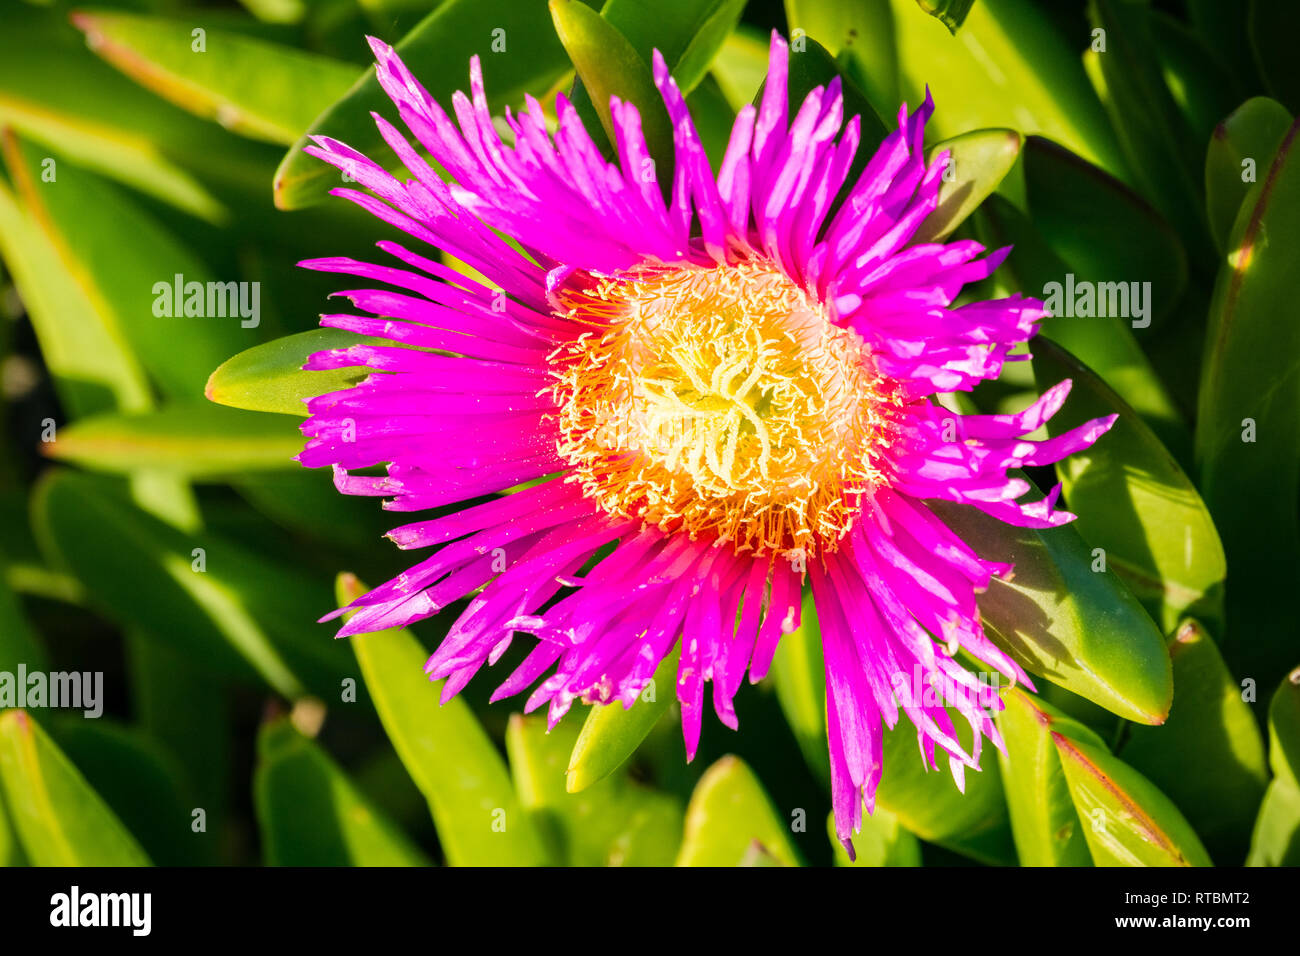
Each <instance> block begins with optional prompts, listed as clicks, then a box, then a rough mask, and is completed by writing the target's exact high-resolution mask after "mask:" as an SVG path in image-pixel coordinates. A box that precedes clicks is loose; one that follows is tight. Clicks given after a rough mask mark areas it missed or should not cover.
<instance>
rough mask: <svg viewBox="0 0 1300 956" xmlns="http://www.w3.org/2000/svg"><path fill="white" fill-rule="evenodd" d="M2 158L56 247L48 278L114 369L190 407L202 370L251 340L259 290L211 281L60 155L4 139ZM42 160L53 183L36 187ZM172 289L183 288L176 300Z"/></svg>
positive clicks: (137, 213)
mask: <svg viewBox="0 0 1300 956" xmlns="http://www.w3.org/2000/svg"><path fill="white" fill-rule="evenodd" d="M4 156H5V162H6V164H7V165H8V167H9V171H10V173H11V174H12V175H13V176H14V182H15V188H16V190H17V192H18V194H19V196H20V197H21V199H22V202H23V204H24V206H25V207H26V208H27V210H28V213H29V216H30V221H31V222H32V223H33V224H34V225H35V226H36V227H37V228H39V229H40V230H41V231H42V232H43V233H44V234H45V236H46V237H47V238H48V240H49V243H50V244H51V245H52V246H53V247H54V249H55V250H57V253H58V262H59V263H60V266H61V274H58V275H57V276H55V277H51V278H52V279H56V280H57V281H59V282H60V283H61V284H63V285H67V286H71V287H74V288H75V289H76V290H77V292H79V293H80V294H81V295H83V296H84V297H85V298H86V300H87V301H88V302H89V303H90V304H91V305H92V307H93V311H92V313H91V316H93V317H94V318H96V319H97V320H98V321H99V322H100V323H101V324H102V325H103V327H104V328H105V329H106V330H107V334H108V335H109V336H111V337H113V338H119V339H120V341H121V343H122V347H123V348H126V349H129V351H130V356H129V358H124V359H122V361H123V362H127V361H129V362H138V363H139V364H140V366H142V367H143V368H144V370H145V371H146V372H147V373H148V375H149V377H150V378H151V379H152V380H153V381H155V382H157V383H158V384H159V386H160V387H161V388H162V390H163V391H164V392H165V393H166V394H169V395H171V396H173V397H177V398H181V399H186V400H189V401H197V400H198V395H199V390H200V389H201V388H202V387H203V382H204V379H205V378H206V376H207V374H208V372H209V371H211V369H212V368H213V367H214V366H215V365H216V364H217V363H218V362H220V361H222V359H224V358H225V357H226V356H228V355H230V354H231V353H232V352H235V351H238V350H239V349H241V348H244V347H246V346H247V345H248V344H250V343H252V342H253V341H255V339H254V338H253V336H254V335H256V334H257V333H256V332H255V331H254V327H255V326H256V325H257V324H258V323H259V322H260V315H261V313H260V308H259V306H260V302H259V299H260V294H259V291H258V286H257V285H256V284H255V283H244V282H240V281H236V280H238V279H240V278H242V277H238V276H222V277H221V279H222V280H223V281H222V282H220V283H218V282H215V281H213V280H214V279H215V278H216V277H215V276H213V275H212V274H211V273H210V272H209V270H208V267H207V266H206V265H205V264H204V263H203V262H202V261H201V260H200V259H199V258H198V257H197V256H195V255H194V254H193V253H192V252H190V251H189V250H188V249H187V248H186V247H185V245H184V244H183V243H181V242H180V240H178V239H177V238H176V237H175V236H173V235H171V234H170V233H169V232H168V231H167V230H166V229H164V228H163V227H162V226H161V225H160V224H159V223H158V222H157V220H155V219H154V218H153V217H152V216H151V215H149V214H148V213H146V212H145V211H144V210H143V209H141V208H140V207H139V206H137V205H136V203H135V202H134V201H133V200H131V199H130V198H129V197H128V196H127V195H126V194H124V193H123V192H122V190H121V189H120V188H119V187H118V186H115V185H113V184H111V183H108V182H106V181H104V180H103V179H101V178H99V177H98V176H96V175H95V174H93V173H90V172H88V171H86V170H84V169H81V168H79V167H77V166H75V165H74V164H72V163H70V162H67V161H65V160H63V159H62V157H61V156H60V155H59V154H57V153H56V154H53V155H51V153H50V151H49V150H48V149H46V148H43V147H38V146H37V145H35V144H33V143H30V142H25V141H23V140H20V139H18V138H17V137H13V136H10V137H8V138H6V139H5V143H4ZM50 162H54V163H55V164H56V165H55V167H54V168H55V169H57V172H56V176H57V178H56V179H55V181H54V182H46V181H45V171H46V170H48V169H49V168H51V167H49V166H48V165H47V164H48V163H50ZM124 236H129V237H130V241H129V242H124V241H123V237H124ZM226 280H229V281H226ZM178 288H184V289H185V290H186V292H185V296H186V301H185V302H184V303H181V302H179V301H177V300H176V296H175V295H174V292H175V291H176V290H177V289H178ZM195 290H199V291H198V292H197V300H192V298H191V297H192V296H194V295H195V294H196V293H195ZM191 305H193V306H195V307H194V308H193V309H191V308H190V306H191ZM245 313H247V316H248V317H247V318H245V317H243V316H244V315H245ZM60 321H66V319H65V317H63V316H60ZM178 340H183V341H184V348H178V347H177V342H178Z"/></svg>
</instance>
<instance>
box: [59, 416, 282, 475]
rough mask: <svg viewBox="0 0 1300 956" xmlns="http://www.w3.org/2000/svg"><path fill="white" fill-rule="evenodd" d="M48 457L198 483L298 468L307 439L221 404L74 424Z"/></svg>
mask: <svg viewBox="0 0 1300 956" xmlns="http://www.w3.org/2000/svg"><path fill="white" fill-rule="evenodd" d="M41 450H42V452H43V453H44V454H46V455H48V456H49V457H51V458H54V459H57V460H59V461H68V462H75V463H76V464H79V465H83V466H85V467H87V468H91V469H93V470H97V471H106V472H113V473H118V474H128V473H130V472H132V471H134V470H136V469H138V468H153V469H158V470H162V471H166V472H169V473H171V474H177V475H184V476H185V477H187V478H192V479H204V478H207V479H211V478H220V477H239V476H242V475H244V474H245V473H247V472H252V471H267V470H284V469H289V468H294V469H297V468H299V467H300V466H299V465H298V464H297V463H296V462H294V460H293V457H294V456H295V455H297V454H298V452H300V451H302V435H301V433H299V431H298V429H297V428H296V427H294V426H293V424H292V423H290V422H287V421H286V420H285V419H283V418H272V417H271V416H269V415H258V414H254V413H252V412H243V411H236V410H234V409H229V408H222V407H220V406H218V405H193V406H189V405H169V406H166V407H164V408H162V409H160V410H158V411H155V412H144V413H140V414H132V415H118V414H108V415H96V416H93V417H91V418H85V419H82V420H81V421H78V422H75V423H73V424H72V425H68V426H66V427H65V428H63V429H62V430H60V431H59V432H58V435H57V438H56V439H55V440H54V441H53V442H50V443H48V444H46V445H44V446H42V449H41Z"/></svg>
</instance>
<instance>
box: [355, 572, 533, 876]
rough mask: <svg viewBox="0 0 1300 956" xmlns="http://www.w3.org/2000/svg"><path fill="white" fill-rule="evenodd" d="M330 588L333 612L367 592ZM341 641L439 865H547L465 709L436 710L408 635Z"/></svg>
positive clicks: (434, 688) (433, 688)
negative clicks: (431, 829) (419, 796)
mask: <svg viewBox="0 0 1300 956" xmlns="http://www.w3.org/2000/svg"><path fill="white" fill-rule="evenodd" d="M335 587H336V598H337V600H338V602H339V606H343V605H346V604H349V603H351V602H352V601H353V600H355V599H356V598H358V597H360V596H361V595H363V594H365V593H366V590H367V589H366V587H365V586H364V585H363V584H361V582H359V581H358V580H357V579H356V578H355V577H354V576H352V575H350V574H341V575H339V578H338V581H337V583H336V585H335ZM347 640H348V642H349V643H350V644H351V645H352V650H353V651H354V652H355V653H356V656H357V664H358V665H359V666H360V668H361V675H362V677H363V678H364V680H365V684H366V689H367V691H368V692H369V693H370V696H371V698H372V699H373V700H374V703H375V709H376V710H377V711H378V712H379V719H380V721H381V722H382V723H383V725H384V730H385V732H386V733H387V734H388V739H389V740H390V741H391V742H392V744H393V747H394V749H395V750H396V751H397V755H398V756H399V757H401V758H402V763H403V764H405V766H406V770H407V772H408V773H409V774H410V775H411V779H412V780H414V781H415V785H416V786H417V787H419V788H420V792H421V793H423V794H424V796H425V799H426V800H428V801H429V809H430V810H431V811H432V813H433V819H434V823H435V824H436V825H437V827H438V840H439V842H440V843H441V844H442V848H443V852H444V853H445V854H446V856H447V862H448V863H450V864H451V865H453V866H535V865H538V864H543V863H553V862H554V860H552V859H550V857H549V854H548V853H547V852H546V849H545V846H544V843H543V841H542V839H541V836H540V835H539V834H538V833H537V828H536V826H535V825H534V823H533V821H532V818H531V817H530V816H529V814H528V812H527V811H526V809H525V808H524V806H523V804H522V803H521V802H520V800H519V798H518V797H517V796H516V795H515V792H514V788H513V787H512V786H511V783H510V775H509V773H508V772H507V770H506V766H505V762H504V761H503V760H502V759H501V755H500V754H498V753H497V751H496V748H495V747H494V746H493V745H492V741H491V740H490V739H489V738H488V736H487V734H486V733H485V732H484V730H483V728H482V727H481V726H480V725H479V722H478V720H476V719H475V717H474V714H473V712H472V711H471V710H470V708H469V705H468V704H467V703H466V702H465V701H464V700H463V699H461V698H459V697H455V698H452V699H451V700H449V701H447V702H446V703H445V704H439V694H440V693H441V690H442V685H443V682H442V681H432V682H430V681H429V680H428V679H427V678H426V677H425V676H424V662H425V660H427V658H428V654H427V652H426V651H425V649H424V648H423V647H422V646H421V644H420V642H419V641H418V640H417V639H416V638H415V636H414V635H413V634H411V632H410V631H407V630H405V629H401V628H394V629H392V630H388V631H380V632H378V633H375V634H358V635H355V636H353V637H349V638H348V639H347Z"/></svg>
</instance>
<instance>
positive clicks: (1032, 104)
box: [890, 0, 1124, 175]
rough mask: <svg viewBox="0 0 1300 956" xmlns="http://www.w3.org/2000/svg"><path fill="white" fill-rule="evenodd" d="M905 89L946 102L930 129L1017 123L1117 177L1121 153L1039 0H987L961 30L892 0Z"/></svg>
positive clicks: (916, 97)
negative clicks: (954, 32)
mask: <svg viewBox="0 0 1300 956" xmlns="http://www.w3.org/2000/svg"><path fill="white" fill-rule="evenodd" d="M890 6H891V7H892V8H893V11H894V22H895V24H896V27H897V31H898V56H899V63H900V68H901V71H902V88H903V94H904V96H905V97H906V98H907V100H908V102H910V103H917V102H919V101H920V100H921V99H923V98H924V95H925V90H926V87H927V86H928V87H929V89H930V91H931V92H932V93H933V94H934V100H935V102H936V103H937V104H939V109H938V110H937V111H936V112H935V115H934V119H933V120H931V122H930V124H929V130H928V131H929V132H930V133H931V135H933V136H936V137H940V138H942V137H950V136H956V135H957V134H959V133H964V132H966V131H967V130H972V129H981V128H987V127H1011V128H1013V129H1018V130H1020V132H1022V133H1025V134H1031V133H1037V134H1041V135H1043V136H1048V137H1050V138H1052V139H1054V140H1056V141H1057V142H1059V143H1063V144H1065V145H1066V146H1068V147H1069V148H1070V149H1072V150H1074V151H1075V152H1076V153H1079V154H1080V155H1081V156H1085V157H1087V158H1088V159H1089V160H1091V161H1092V162H1095V163H1099V164H1100V165H1102V166H1103V167H1104V168H1106V169H1108V170H1110V171H1111V172H1112V173H1114V174H1116V175H1122V174H1123V172H1124V164H1123V160H1122V159H1121V158H1120V155H1119V149H1118V146H1117V144H1116V142H1115V139H1114V134H1113V133H1112V132H1111V129H1110V125H1109V124H1108V123H1107V121H1106V114H1105V111H1104V110H1103V109H1102V106H1101V103H1100V102H1099V101H1098V99H1097V96H1096V94H1095V93H1094V92H1093V90H1092V88H1091V87H1090V86H1089V83H1088V78H1087V76H1086V75H1085V74H1084V72H1083V68H1082V67H1081V66H1080V64H1079V58H1078V56H1077V54H1076V53H1075V47H1074V45H1073V44H1072V43H1071V42H1070V41H1069V40H1068V39H1067V38H1066V37H1065V36H1064V35H1063V34H1062V33H1060V32H1058V31H1057V29H1056V24H1055V23H1054V22H1053V21H1052V19H1051V17H1050V16H1049V15H1048V13H1047V11H1046V10H1044V9H1043V8H1042V7H1041V6H1039V4H1037V3H1035V2H1033V0H980V2H979V3H976V4H975V6H974V7H973V8H972V9H971V12H970V16H969V17H967V19H966V22H965V24H964V25H963V27H962V29H961V32H960V33H959V34H958V35H957V36H953V35H952V34H951V33H950V32H949V31H948V30H947V29H946V28H945V27H944V26H943V24H942V23H940V22H939V21H938V20H936V19H934V18H933V17H930V16H927V15H926V14H925V11H924V10H921V9H919V8H918V6H917V4H916V0H890Z"/></svg>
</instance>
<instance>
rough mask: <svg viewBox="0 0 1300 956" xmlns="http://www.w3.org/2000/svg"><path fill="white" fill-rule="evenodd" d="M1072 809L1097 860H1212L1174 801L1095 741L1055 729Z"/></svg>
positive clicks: (1207, 863)
mask: <svg viewBox="0 0 1300 956" xmlns="http://www.w3.org/2000/svg"><path fill="white" fill-rule="evenodd" d="M1051 734H1052V740H1053V742H1054V743H1055V744H1056V750H1057V754H1058V755H1059V756H1060V759H1061V766H1062V767H1063V768H1064V769H1065V777H1066V780H1067V781H1068V782H1069V786H1070V795H1071V796H1072V797H1073V799H1074V809H1075V811H1076V812H1077V813H1078V814H1079V819H1080V821H1082V823H1083V835H1084V838H1085V839H1086V840H1087V841H1088V849H1089V850H1090V851H1091V853H1092V859H1093V863H1095V864H1096V865H1097V866H1210V865H1212V864H1211V863H1210V857H1209V855H1208V854H1207V853H1206V852H1205V848H1204V847H1203V846H1202V845H1201V841H1200V840H1199V839H1198V838H1197V836H1196V832H1195V831H1194V830H1193V829H1192V828H1191V826H1190V825H1189V824H1188V823H1187V821H1186V820H1185V819H1184V818H1183V816H1182V814H1181V813H1179V812H1178V808H1177V807H1175V806H1174V804H1173V802H1172V801H1171V800H1170V799H1169V798H1168V797H1166V796H1165V795H1164V794H1163V793H1161V792H1160V791H1159V790H1158V789H1156V788H1155V787H1154V786H1153V785H1152V784H1151V783H1150V781H1148V780H1147V779H1146V778H1145V777H1143V776H1142V775H1141V774H1140V773H1138V772H1137V771H1136V770H1134V769H1133V768H1132V767H1130V766H1129V765H1128V764H1126V763H1124V762H1123V761H1121V760H1119V759H1118V758H1116V757H1113V756H1111V754H1109V753H1108V752H1107V751H1106V749H1105V748H1104V747H1102V746H1100V745H1098V744H1097V743H1095V742H1088V741H1084V740H1082V739H1079V738H1076V737H1072V736H1070V735H1069V733H1068V730H1067V731H1062V730H1061V729H1053V730H1052V731H1051Z"/></svg>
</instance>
